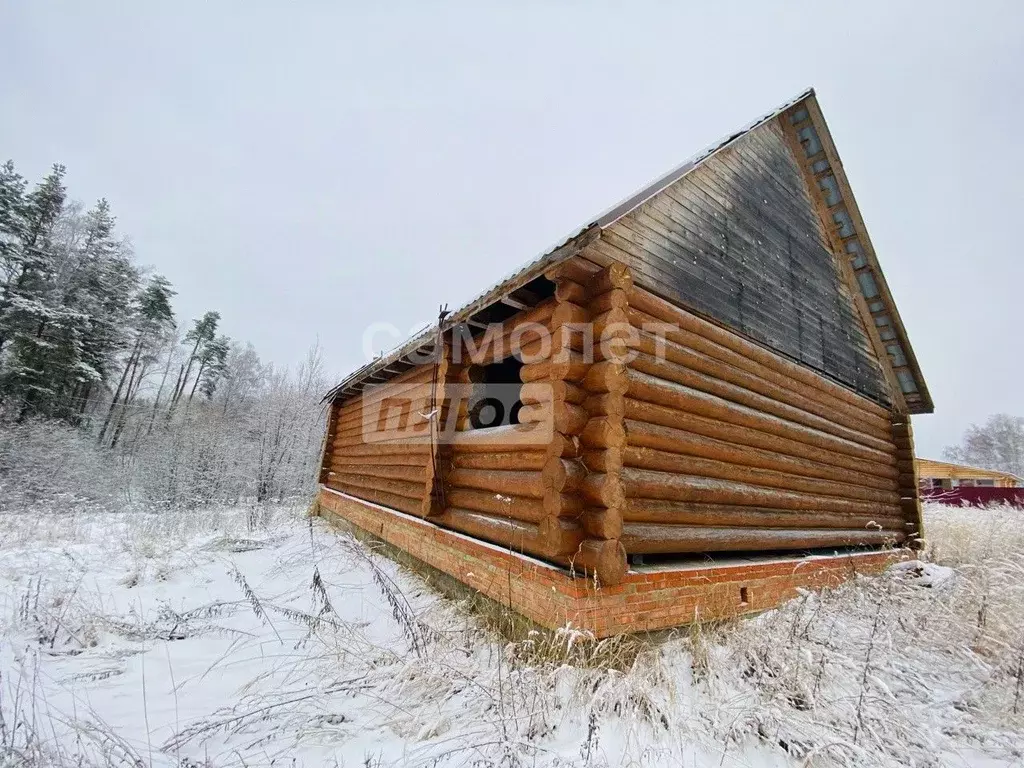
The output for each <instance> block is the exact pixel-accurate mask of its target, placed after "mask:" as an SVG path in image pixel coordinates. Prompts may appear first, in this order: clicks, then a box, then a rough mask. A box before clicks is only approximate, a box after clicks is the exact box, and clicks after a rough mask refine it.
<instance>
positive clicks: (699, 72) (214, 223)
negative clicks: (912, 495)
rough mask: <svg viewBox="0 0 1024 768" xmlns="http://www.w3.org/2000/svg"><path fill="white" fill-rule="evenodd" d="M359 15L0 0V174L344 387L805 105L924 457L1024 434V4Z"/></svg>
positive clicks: (322, 9) (183, 4)
mask: <svg viewBox="0 0 1024 768" xmlns="http://www.w3.org/2000/svg"><path fill="white" fill-rule="evenodd" d="M370 5H372V4H368V3H362V4H359V5H355V4H346V3H340V2H339V3H331V2H318V3H314V2H304V3H288V2H248V3H244V4H243V3H241V2H219V3H202V2H187V1H179V2H176V3H164V4H157V3H121V2H110V3H104V2H97V1H95V0H94V1H92V2H89V3H79V2H68V3H64V4H61V3H50V2H40V1H38V0H33V1H32V2H28V1H27V0H25V1H24V2H20V3H19V2H15V0H9V2H5V3H2V4H0V30H3V40H4V45H3V46H2V48H0V73H2V74H0V105H2V107H0V110H2V111H0V115H2V119H0V161H2V159H6V158H7V157H10V158H12V159H14V160H15V162H16V163H17V164H18V166H19V169H20V170H21V171H22V172H23V173H24V174H26V175H28V176H29V177H30V178H33V179H35V178H36V177H38V176H40V175H42V174H43V173H44V172H45V170H46V168H47V166H48V165H49V164H50V163H52V162H54V161H59V162H63V163H65V164H66V165H67V166H68V184H69V187H70V191H71V194H72V196H74V197H76V198H80V199H83V200H86V201H91V200H93V199H95V198H97V197H100V196H106V197H107V198H108V199H109V200H110V201H111V204H112V206H113V209H114V212H115V213H116V214H117V216H118V219H119V225H120V228H121V229H122V231H123V232H125V233H128V234H129V235H131V237H132V239H133V241H134V243H135V246H136V250H137V253H138V256H139V259H140V260H141V261H142V262H143V263H146V264H151V265H153V266H154V267H155V268H156V269H157V270H158V271H160V272H163V273H164V274H166V275H167V276H168V277H169V278H170V279H171V280H172V282H173V283H174V285H175V286H176V288H177V290H178V291H179V296H178V299H177V303H176V306H177V310H178V313H179V316H180V317H181V319H182V321H183V322H186V323H187V322H189V321H190V319H191V318H192V317H194V316H196V315H198V314H200V313H201V312H203V311H204V310H207V309H218V310H220V312H221V313H222V315H223V318H224V319H223V326H222V330H223V331H224V332H225V333H227V334H228V335H230V336H232V337H235V338H239V339H242V340H250V341H252V342H253V343H254V344H255V345H256V347H257V349H258V350H259V352H260V353H261V355H262V356H263V357H264V358H265V359H269V360H273V361H275V362H278V363H282V364H287V363H294V362H295V361H297V360H298V359H299V358H301V357H302V355H303V354H304V352H305V350H306V349H307V348H308V346H309V345H310V344H311V343H312V342H313V340H314V339H315V337H316V336H317V335H318V334H319V337H320V340H321V343H322V345H323V348H324V351H325V354H326V359H327V362H328V365H329V367H330V369H331V370H332V371H334V372H335V373H336V374H338V375H339V376H340V375H342V374H345V373H347V372H348V371H349V370H350V369H352V368H354V367H356V366H357V365H360V364H361V363H362V362H364V358H363V353H362V330H363V328H364V327H365V326H366V325H367V324H368V323H369V322H372V321H380V322H390V323H393V324H395V325H397V326H398V327H400V328H402V329H411V328H412V327H413V326H417V325H420V324H423V323H425V322H428V321H429V320H431V319H432V318H433V316H434V315H435V313H436V310H437V306H438V304H440V303H444V302H447V303H449V304H450V305H455V304H457V303H459V302H461V301H462V300H463V299H465V298H468V297H469V296H471V295H473V294H475V293H477V292H478V291H479V290H481V289H483V288H485V287H487V286H488V285H490V284H491V283H493V282H494V281H496V280H497V278H499V277H501V276H503V275H504V274H505V273H507V272H508V271H510V269H512V268H513V267H515V266H516V265H518V264H519V263H521V262H523V261H526V260H527V259H530V258H532V257H533V256H535V255H537V254H538V253H540V252H541V251H542V250H545V249H546V248H547V247H548V246H549V245H551V244H553V243H554V242H555V241H556V240H558V239H559V238H561V237H562V236H563V235H566V234H569V233H570V232H572V231H573V230H574V229H575V228H576V227H578V226H579V225H581V224H584V223H586V222H587V221H589V220H590V219H591V218H592V217H593V215H594V214H596V213H598V212H599V211H601V210H603V209H604V208H606V207H607V206H609V205H610V204H612V203H614V202H616V201H617V200H619V199H621V198H623V197H625V196H626V195H627V194H629V193H630V192H632V191H634V190H635V189H636V188H638V187H640V186H642V185H644V184H645V183H646V182H648V181H649V180H651V179H652V178H654V177H656V176H658V175H660V174H661V173H663V172H664V171H666V170H668V169H669V168H670V167H672V166H674V165H675V164H677V163H679V162H680V161H681V160H683V159H685V158H687V157H689V156H690V155H692V154H694V153H695V152H696V151H697V150H699V149H701V148H703V147H704V146H706V145H708V144H710V143H712V142H713V141H715V140H717V139H718V138H719V137H721V136H722V135H724V134H726V133H729V132H730V131H732V130H734V129H736V128H738V127H740V126H741V125H744V124H745V123H747V122H748V121H750V120H751V119H753V118H754V117H756V116H758V115H759V114H761V113H763V112H765V111H767V110H768V109H770V108H772V107H774V106H775V105H776V104H778V103H780V102H782V101H784V100H786V99H788V98H789V97H791V96H793V95H795V94H796V93H797V92H799V91H800V90H801V89H802V88H804V87H806V86H808V85H813V86H814V87H815V88H816V89H817V92H818V98H819V101H820V103H821V105H822V109H823V111H824V113H825V116H826V118H827V119H828V121H829V125H830V127H831V129H832V133H833V136H834V138H835V140H836V144H837V146H838V148H839V151H840V153H841V155H842V157H843V160H844V164H845V167H846V170H847V173H848V175H849V177H850V180H851V183H852V185H853V188H854V190H855V192H856V194H857V198H858V202H859V203H860V207H861V210H862V212H863V214H864V218H865V220H866V222H867V225H868V227H869V229H870V231H871V235H872V239H873V241H874V244H875V248H876V250H877V251H878V255H879V258H880V260H881V263H882V266H883V269H884V270H885V274H886V277H887V278H888V281H889V285H890V288H891V289H892V292H893V294H894V295H895V297H896V300H897V302H898V304H899V307H900V311H901V314H902V316H903V319H904V322H905V323H906V326H907V329H908V332H909V334H910V339H911V342H912V343H913V345H914V348H915V350H916V352H917V355H918V358H919V360H920V363H921V366H922V368H923V370H924V374H925V377H926V379H927V381H928V384H929V386H930V388H931V392H932V395H933V397H934V399H935V403H936V413H935V414H934V415H932V416H922V417H917V418H915V421H914V426H915V433H916V437H917V442H918V448H919V453H921V454H922V455H926V456H937V455H938V454H939V453H940V451H941V448H942V446H943V445H945V444H947V443H950V442H954V441H956V440H957V439H958V437H959V435H960V434H961V433H962V431H963V429H964V428H965V427H966V426H967V425H968V424H969V423H971V422H974V421H981V420H983V419H984V418H985V417H986V416H987V415H988V414H990V413H993V412H997V411H1006V412H1010V413H1014V414H1018V415H1024V396H1022V394H1021V392H1022V388H1021V381H1022V379H1024V360H1022V356H1021V348H1020V341H1019V339H1020V318H1021V314H1022V313H1021V309H1020V305H1021V302H1022V301H1024V291H1022V288H1024V281H1022V277H1024V267H1022V266H1021V263H1022V254H1021V245H1020V239H1019V237H1018V236H1016V234H1015V230H1016V227H1017V226H1019V223H1020V217H1021V209H1022V203H1024V196H1022V194H1021V191H1020V190H1021V179H1022V178H1024V139H1022V131H1021V128H1020V125H1021V123H1022V111H1024V5H1022V4H1020V3H1013V2H1007V3H997V2H972V3H968V4H963V3H957V4H951V3H947V2H944V1H943V2H932V3H920V4H916V5H911V4H909V3H897V2H891V0H890V2H884V3H874V2H860V3H856V4H851V3H849V2H846V3H837V4H829V3H824V2H814V3H802V2H801V3H797V2H793V3H790V4H787V8H786V10H785V11H768V10H767V9H765V8H763V7H755V5H754V4H753V3H751V4H749V5H748V4H745V3H728V4H727V3H713V2H705V3H700V4H694V5H695V7H694V8H693V9H690V10H686V9H684V8H683V7H682V6H683V5H685V4H683V3H673V4H670V3H667V2H666V3H654V2H650V3H647V2H630V3H621V4H618V5H612V4H603V3H601V4H598V3H582V2H579V3H568V2H561V3H555V2H552V3H546V4H542V3H517V4H514V5H515V10H511V9H510V8H511V5H513V4H506V5H508V6H509V7H506V8H504V9H503V8H502V7H501V6H499V4H497V3H483V2H477V3H465V4H462V3H443V2H435V3H408V4H401V3H390V4H388V6H389V8H390V10H388V11H384V10H373V9H371V8H369V7H368V6H370ZM380 5H382V6H383V5H384V4H383V3H382V4H380ZM763 5H766V4H758V6H763ZM428 6H429V9H428ZM726 6H728V8H727V7H726ZM382 343H383V342H382Z"/></svg>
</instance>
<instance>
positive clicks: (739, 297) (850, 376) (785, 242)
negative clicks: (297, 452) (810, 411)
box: [591, 122, 890, 406]
mask: <svg viewBox="0 0 1024 768" xmlns="http://www.w3.org/2000/svg"><path fill="white" fill-rule="evenodd" d="M591 248H592V249H593V250H594V251H596V252H598V253H600V254H601V256H602V257H604V258H608V259H618V260H620V261H623V262H625V263H626V264H627V265H629V267H630V268H631V269H632V270H633V274H634V276H635V279H636V282H637V284H638V285H642V286H644V287H645V288H647V289H648V290H651V291H652V292H654V293H657V294H659V295H661V296H663V297H664V298H666V299H669V300H670V301H673V302H675V303H677V304H679V305H680V306H683V307H686V308H688V309H691V310H693V311H695V312H698V313H700V314H703V315H705V316H707V317H709V318H711V319H713V320H715V321H717V322H718V323H720V324H722V325H724V326H726V327H728V328H730V329H733V330H735V331H739V332H741V333H743V334H745V335H747V336H748V337H750V338H752V339H755V340H757V341H759V342H761V343H763V344H765V345H766V346H768V347H770V348H771V349H773V350H776V351H777V352H780V353H782V354H784V355H786V356H788V357H790V358H792V359H794V360H797V361H799V362H801V363H803V364H805V365H807V366H808V367H810V368H813V369H815V370H816V371H819V372H821V373H823V374H824V375H826V376H828V377H829V378H831V379H833V380H835V381H837V382H839V383H841V384H844V385H845V386H847V387H849V388H850V389H852V390H854V391H856V392H858V393H860V394H862V395H865V396H866V397H869V398H871V399H872V400H874V401H876V402H878V403H881V404H883V405H885V406H889V405H890V401H889V395H888V391H887V388H886V384H885V379H884V377H883V375H882V372H881V369H880V367H879V364H878V360H877V358H876V356H875V353H874V350H873V348H872V347H871V344H870V341H869V340H868V337H867V335H866V333H865V331H864V328H863V326H862V324H861V320H860V318H859V316H858V315H857V312H856V307H855V304H854V301H853V297H852V295H851V293H850V289H849V287H848V286H847V285H846V284H845V282H844V281H843V279H842V277H841V274H840V271H839V268H838V265H837V263H836V260H835V257H834V256H833V254H832V252H831V250H830V247H829V245H828V241H827V238H826V236H825V233H824V231H823V230H822V226H821V221H820V219H819V218H818V215H817V212H816V209H815V207H814V204H813V203H812V201H811V199H810V198H809V196H808V194H807V190H806V187H805V186H804V181H803V177H802V175H801V171H800V167H799V166H798V164H797V162H796V160H795V158H794V157H793V155H792V153H791V151H790V149H789V146H788V144H787V142H786V140H785V137H784V135H783V134H782V131H781V129H780V128H779V126H778V125H777V124H776V123H775V122H771V123H768V124H765V125H763V126H761V127H759V128H757V129H756V130H754V131H752V132H751V133H749V134H747V135H746V136H745V137H743V138H742V139H740V140H739V141H737V142H736V143H735V144H734V145H732V146H731V147H729V148H727V149H724V150H722V151H720V152H718V153H717V154H716V155H714V156H713V157H711V158H709V159H708V160H706V161H705V162H704V163H703V164H701V165H700V166H699V167H697V168H695V169H694V170H692V171H691V172H690V173H688V174H687V175H686V176H685V177H683V178H682V179H681V180H680V181H678V182H676V183H675V184H673V185H671V186H670V187H668V188H666V189H665V190H663V191H662V192H661V193H659V194H657V195H655V196H654V197H653V198H652V199H650V200H649V201H647V202H646V203H645V204H643V205H642V206H640V207H639V208H637V209H636V210H634V211H632V212H630V213H629V214H628V215H626V216H624V217H623V218H621V219H620V220H619V221H617V222H616V223H614V224H613V225H611V226H610V227H608V228H607V229H606V230H605V231H604V232H603V233H602V237H601V240H600V241H599V242H598V243H595V244H593V245H592V246H591Z"/></svg>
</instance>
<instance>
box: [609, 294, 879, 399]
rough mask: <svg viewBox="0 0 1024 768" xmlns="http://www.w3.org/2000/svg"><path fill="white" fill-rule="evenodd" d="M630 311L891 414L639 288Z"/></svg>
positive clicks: (631, 301) (797, 378)
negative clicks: (703, 338) (636, 311)
mask: <svg viewBox="0 0 1024 768" xmlns="http://www.w3.org/2000/svg"><path fill="white" fill-rule="evenodd" d="M629 304H630V307H632V308H635V309H638V310H640V311H642V312H645V313H646V314H648V315H650V316H651V317H654V318H656V319H657V320H660V321H663V322H666V323H670V324H675V325H678V326H679V327H680V328H683V329H685V330H688V331H691V332H693V333H696V334H698V335H700V336H703V337H705V338H707V339H710V340H712V341H715V342H717V343H718V344H720V345H722V346H723V347H726V348H727V349H731V350H732V351H733V352H736V353H737V354H739V355H741V356H742V357H744V358H747V359H749V360H754V361H756V362H758V363H760V364H762V365H764V366H766V367H768V368H771V369H773V370H776V371H779V372H780V373H783V374H785V375H786V376H789V377H791V378H794V379H796V380H798V381H802V382H803V383H804V384H807V385H809V386H812V387H815V388H817V389H821V390H822V391H824V392H827V393H828V394H830V395H832V396H833V397H836V398H839V399H841V400H845V401H846V402H848V403H852V404H853V405H855V406H857V407H866V408H870V409H873V410H875V412H876V413H878V414H880V415H881V414H885V413H886V412H887V411H886V409H885V408H883V407H881V406H880V405H878V404H876V403H870V402H869V403H868V404H867V405H864V401H865V399H866V398H864V397H862V396H861V395H858V394H857V393H855V392H853V391H852V390H849V389H846V388H845V387H843V386H842V385H840V384H837V383H835V382H832V381H829V380H827V379H824V378H822V377H821V376H819V375H817V374H816V373H814V372H813V371H810V370H808V369H806V368H804V367H802V366H801V365H799V364H797V363H794V362H792V361H791V360H787V359H786V358H784V357H782V356H781V355H778V354H777V353H775V352H773V351H771V350H769V349H767V348H765V347H762V346H761V345H759V344H756V343H755V342H752V341H749V340H747V339H745V338H743V337H741V336H739V335H738V334H736V333H734V332H732V331H729V330H726V329H725V328H721V327H720V326H717V325H715V324H714V323H711V322H709V321H707V320H704V319H703V318H700V317H697V316H696V315H694V314H692V313H690V312H687V311H686V310H683V309H680V308H678V307H676V306H674V305H673V304H671V303H670V302H668V301H665V300H664V299H661V298H659V297H657V296H655V295H654V294H652V293H650V292H649V291H646V290H644V289H642V288H638V287H635V286H634V288H633V289H632V290H631V291H630V292H629Z"/></svg>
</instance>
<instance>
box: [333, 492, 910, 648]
mask: <svg viewBox="0 0 1024 768" xmlns="http://www.w3.org/2000/svg"><path fill="white" fill-rule="evenodd" d="M318 501H319V504H318V507H319V514H320V516H321V517H324V518H325V519H327V520H331V519H332V518H341V519H343V520H345V521H348V522H349V523H351V524H352V525H354V526H356V527H357V528H360V529H362V530H364V531H366V532H367V533H369V534H371V535H373V536H376V537H378V538H380V539H382V540H383V541H386V542H388V543H389V544H392V545H394V546H396V547H398V548H400V549H402V550H404V551H406V552H408V553H409V554H410V555H412V556H413V557H415V558H416V559H418V560H420V561H422V562H423V563H426V564H427V565H429V566H431V567H433V568H435V569H437V570H439V571H441V572H443V573H446V574H448V575H449V576H452V577H453V578H455V579H457V580H458V581H460V582H462V583H463V584H466V585H467V586H469V587H470V588H472V589H475V590H477V591H479V592H480V593H482V594H484V595H486V596H487V597H489V598H491V599H492V600H495V601H497V602H499V603H501V604H502V605H509V606H511V607H512V609H513V610H515V611H516V612H518V613H521V614H522V615H524V616H526V617H527V618H529V619H530V620H532V621H534V622H536V623H537V624H539V625H541V626H543V627H548V628H551V629H555V628H558V627H562V626H565V625H566V624H567V623H570V622H571V623H572V625H573V626H574V627H579V628H582V629H589V630H590V631H592V632H593V633H594V634H595V635H596V636H597V637H608V636H610V635H616V634H621V633H623V632H642V631H652V630H659V629H667V628H669V627H676V626H679V625H681V624H687V623H689V622H691V621H693V620H694V619H695V618H699V619H700V620H701V621H711V620H715V619H723V618H728V617H731V616H737V615H741V614H747V613H757V612H759V611H764V610H767V609H769V608H773V607H775V606H777V605H779V604H780V603H782V602H784V601H786V600H789V599H791V598H793V597H796V596H797V595H798V592H797V589H798V588H801V587H803V588H810V589H817V588H821V587H828V586H834V585H836V584H838V583H840V582H842V581H844V580H845V579H848V578H850V577H851V576H852V575H854V574H856V573H877V572H879V571H881V570H884V569H885V568H886V567H887V566H888V565H890V564H891V563H893V562H896V561H898V560H902V559H904V558H905V557H907V553H906V552H905V551H904V550H889V551H875V552H858V553H852V554H837V555H830V556H815V557H789V556H784V557H771V558H768V557H765V558H762V559H759V560H754V559H749V558H748V559H744V560H742V561H737V560H729V559H727V558H722V559H720V560H719V561H718V562H715V561H713V560H710V559H707V558H704V559H702V560H701V561H700V562H696V563H694V562H689V563H687V562H677V563H672V564H669V565H657V566H641V567H634V568H632V569H631V570H630V571H629V573H628V574H626V577H625V579H624V580H623V581H622V583H621V584H618V585H616V586H614V587H601V586H597V585H595V583H594V582H593V581H592V580H590V579H587V578H583V577H582V576H574V575H573V574H571V573H569V572H568V571H566V570H563V569H561V568H557V567H555V566H553V565H550V564H548V563H544V562H541V561H540V560H535V559H534V558H531V557H529V556H525V555H521V554H518V553H516V552H510V551H508V550H506V549H502V548H500V547H498V546H495V545H493V544H489V543H487V542H484V541H479V540H477V539H473V538H470V537H469V536H465V535H462V534H460V533H456V532H454V531H449V530H446V529H444V528H439V527H437V526H435V525H433V524H431V523H428V522H425V521H423V520H420V519H418V518H415V517H412V516H410V515H406V514H403V513H401V512H396V511H394V510H392V509H389V508H387V507H382V506H379V505H376V504H372V503H370V502H367V501H363V500H361V499H357V498H355V497H353V496H347V495H345V494H342V493H338V492H336V491H332V490H329V489H326V488H321V489H320V494H319V499H318ZM741 598H745V602H744V601H743V600H742V599H741Z"/></svg>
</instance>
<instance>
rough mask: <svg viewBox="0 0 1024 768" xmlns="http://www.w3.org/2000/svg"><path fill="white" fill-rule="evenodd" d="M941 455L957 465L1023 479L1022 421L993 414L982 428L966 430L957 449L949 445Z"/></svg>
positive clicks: (1023, 422) (1005, 415)
mask: <svg viewBox="0 0 1024 768" xmlns="http://www.w3.org/2000/svg"><path fill="white" fill-rule="evenodd" d="M943 453H944V455H945V457H946V458H947V459H949V460H950V461H955V462H957V463H959V464H968V465H970V466H974V467H984V468H985V469H998V470H1000V471H1002V472H1011V473H1013V474H1015V475H1017V476H1018V477H1024V418H1022V417H1020V416H1010V415H1008V414H1005V413H997V414H994V415H993V416H990V417H989V418H988V421H986V422H985V423H984V424H982V425H981V426H978V425H977V424H972V425H971V426H970V427H968V428H967V431H966V432H965V433H964V437H963V440H962V441H961V442H960V445H951V446H949V447H947V448H946V449H945V451H944V452H943Z"/></svg>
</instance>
